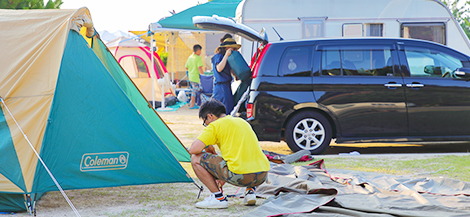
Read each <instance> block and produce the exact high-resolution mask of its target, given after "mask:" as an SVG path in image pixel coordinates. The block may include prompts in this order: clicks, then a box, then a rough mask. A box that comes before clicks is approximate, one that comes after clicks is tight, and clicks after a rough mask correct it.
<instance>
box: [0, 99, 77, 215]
mask: <svg viewBox="0 0 470 217" xmlns="http://www.w3.org/2000/svg"><path fill="white" fill-rule="evenodd" d="M0 100H1V101H2V103H3V105H4V106H5V108H6V109H7V111H8V113H9V114H10V116H11V118H12V119H13V120H14V121H15V123H16V125H17V126H18V128H19V129H20V131H21V133H22V134H23V136H24V138H25V139H26V141H27V142H28V144H29V146H30V147H31V149H32V150H33V151H34V154H36V156H37V157H38V159H39V161H41V163H42V165H43V166H44V168H45V169H46V171H47V173H49V176H50V177H51V178H52V181H54V183H55V185H56V186H57V188H58V189H59V191H60V193H62V195H63V196H64V198H65V200H66V201H67V203H68V204H69V205H70V207H71V208H72V210H73V212H74V213H75V215H77V216H80V213H78V210H77V209H75V206H73V204H72V201H70V199H69V198H68V197H67V195H66V194H65V192H64V190H63V189H62V187H60V185H59V183H58V182H57V180H56V179H55V177H54V176H53V175H52V173H51V171H50V170H49V168H48V167H47V166H46V163H44V161H43V160H42V158H41V157H40V156H39V154H38V152H37V151H36V149H34V147H33V144H31V141H29V139H28V137H27V136H26V134H25V133H24V132H23V129H22V128H21V126H20V125H19V124H18V122H17V121H16V119H15V117H13V114H12V113H11V112H10V109H8V106H7V104H6V103H5V101H4V100H3V98H2V97H0Z"/></svg>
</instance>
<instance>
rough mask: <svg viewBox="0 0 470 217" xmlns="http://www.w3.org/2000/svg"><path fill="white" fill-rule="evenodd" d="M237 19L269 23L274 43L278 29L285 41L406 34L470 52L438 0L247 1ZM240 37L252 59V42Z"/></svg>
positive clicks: (252, 24) (262, 24)
mask: <svg viewBox="0 0 470 217" xmlns="http://www.w3.org/2000/svg"><path fill="white" fill-rule="evenodd" d="M235 20H236V22H237V23H242V24H245V25H247V26H249V27H251V28H253V29H254V30H256V31H260V30H261V29H262V28H265V29H266V33H267V35H269V37H270V38H269V41H270V42H275V41H279V40H280V37H279V36H277V33H279V35H280V36H281V37H282V38H283V39H285V40H289V39H294V40H298V39H313V38H325V37H326V38H331V37H402V38H416V39H424V40H429V41H434V42H437V43H441V44H444V45H446V46H449V47H451V48H454V49H456V50H458V51H460V52H463V53H465V54H467V55H470V41H469V39H468V38H467V36H466V35H465V33H464V31H463V30H462V28H461V27H460V25H459V24H458V23H457V22H456V21H455V19H454V17H453V15H452V13H451V12H450V11H449V9H448V8H447V7H446V6H445V5H444V4H442V3H441V2H440V1H438V0H288V1H286V0H244V1H242V2H241V3H240V4H239V5H238V7H237V11H236V18H235ZM274 29H275V30H274ZM276 31H277V33H276ZM240 40H241V41H240V42H241V44H242V53H243V56H244V57H245V58H246V60H247V61H248V62H249V59H248V58H250V57H251V56H252V50H253V49H252V43H251V42H250V41H248V40H246V39H240Z"/></svg>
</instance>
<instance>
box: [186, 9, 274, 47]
mask: <svg viewBox="0 0 470 217" xmlns="http://www.w3.org/2000/svg"><path fill="white" fill-rule="evenodd" d="M193 24H194V26H196V27H198V28H201V29H208V30H216V31H224V32H230V33H232V34H236V35H239V36H241V37H243V38H245V39H247V40H249V41H257V42H261V43H264V44H266V43H267V42H268V36H267V35H266V34H265V31H264V29H263V30H262V31H261V32H257V31H256V30H254V29H252V28H251V27H248V26H246V25H243V24H240V23H236V22H235V21H234V20H232V19H230V18H226V17H219V16H217V15H212V16H211V17H210V16H194V17H193Z"/></svg>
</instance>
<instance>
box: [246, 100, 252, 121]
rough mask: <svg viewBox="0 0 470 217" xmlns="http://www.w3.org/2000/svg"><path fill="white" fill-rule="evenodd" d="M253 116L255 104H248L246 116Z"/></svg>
mask: <svg viewBox="0 0 470 217" xmlns="http://www.w3.org/2000/svg"><path fill="white" fill-rule="evenodd" d="M252 116H253V104H252V103H248V104H246V118H251V117H252Z"/></svg>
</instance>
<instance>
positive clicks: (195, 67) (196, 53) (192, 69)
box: [185, 44, 204, 109]
mask: <svg viewBox="0 0 470 217" xmlns="http://www.w3.org/2000/svg"><path fill="white" fill-rule="evenodd" d="M201 52H202V47H201V45H199V44H195V45H194V46H193V54H191V56H189V57H188V60H186V64H185V67H186V70H187V71H188V80H189V82H190V83H191V101H190V103H189V109H198V108H199V107H198V106H197V105H194V103H195V102H196V95H198V93H199V92H200V91H201V87H200V85H199V83H200V79H199V74H201V75H203V74H204V70H203V69H202V67H203V66H204V63H203V62H202V58H201V56H200V55H201Z"/></svg>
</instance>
